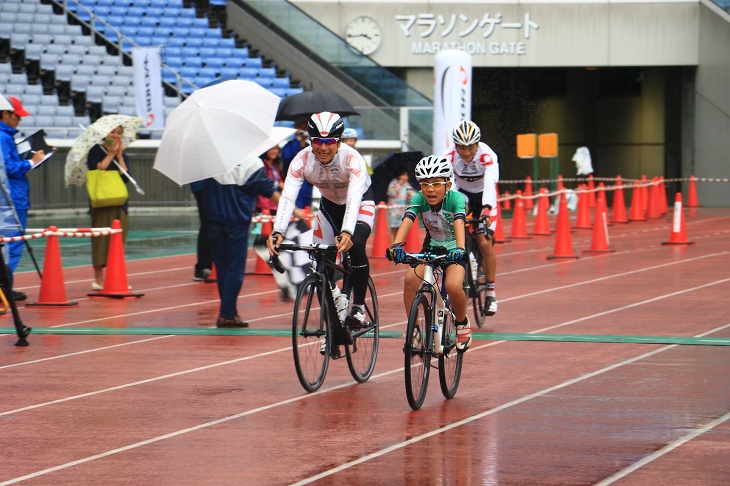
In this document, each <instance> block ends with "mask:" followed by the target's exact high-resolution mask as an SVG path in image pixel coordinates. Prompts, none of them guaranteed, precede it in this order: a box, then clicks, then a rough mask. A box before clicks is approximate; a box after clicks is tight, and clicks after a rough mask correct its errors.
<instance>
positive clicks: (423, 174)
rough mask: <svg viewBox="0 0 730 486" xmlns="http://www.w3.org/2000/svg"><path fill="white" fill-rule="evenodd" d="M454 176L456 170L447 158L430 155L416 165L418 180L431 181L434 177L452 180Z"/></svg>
mask: <svg viewBox="0 0 730 486" xmlns="http://www.w3.org/2000/svg"><path fill="white" fill-rule="evenodd" d="M453 175H454V168H453V166H452V165H451V162H449V161H448V160H447V159H446V157H441V156H438V155H429V156H428V157H424V158H422V159H421V160H419V161H418V163H417V164H416V179H418V180H419V181H420V180H423V179H431V178H433V177H445V178H446V179H451V176H453Z"/></svg>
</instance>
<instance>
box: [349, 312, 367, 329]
mask: <svg viewBox="0 0 730 486" xmlns="http://www.w3.org/2000/svg"><path fill="white" fill-rule="evenodd" d="M348 325H349V326H350V329H354V330H357V329H362V328H363V326H364V325H365V314H363V312H362V311H361V310H360V308H359V307H353V308H352V311H351V312H350V316H349V318H348Z"/></svg>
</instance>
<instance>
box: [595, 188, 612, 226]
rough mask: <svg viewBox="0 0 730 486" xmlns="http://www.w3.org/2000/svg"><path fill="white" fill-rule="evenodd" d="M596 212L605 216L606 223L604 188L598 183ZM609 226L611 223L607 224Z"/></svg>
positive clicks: (606, 209)
mask: <svg viewBox="0 0 730 486" xmlns="http://www.w3.org/2000/svg"><path fill="white" fill-rule="evenodd" d="M596 211H600V212H602V213H605V214H606V221H608V204H606V186H604V185H603V182H599V183H598V193H597V195H596ZM608 225H609V226H611V223H608Z"/></svg>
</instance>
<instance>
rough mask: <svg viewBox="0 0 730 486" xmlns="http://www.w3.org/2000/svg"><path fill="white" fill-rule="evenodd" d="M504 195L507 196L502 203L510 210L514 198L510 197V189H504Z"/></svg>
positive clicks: (506, 209) (503, 207) (504, 207)
mask: <svg viewBox="0 0 730 486" xmlns="http://www.w3.org/2000/svg"><path fill="white" fill-rule="evenodd" d="M504 197H505V198H506V199H505V200H504V202H503V203H502V209H504V210H505V211H509V210H510V209H512V200H511V199H510V198H509V191H504Z"/></svg>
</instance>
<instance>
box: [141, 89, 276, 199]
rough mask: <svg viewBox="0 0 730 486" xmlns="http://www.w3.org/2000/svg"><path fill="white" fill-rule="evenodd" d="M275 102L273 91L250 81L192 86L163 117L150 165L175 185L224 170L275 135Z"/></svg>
mask: <svg viewBox="0 0 730 486" xmlns="http://www.w3.org/2000/svg"><path fill="white" fill-rule="evenodd" d="M278 106H279V97H278V96H276V95H275V94H273V93H272V92H270V91H269V90H267V89H265V88H262V87H261V86H259V85H258V84H256V83H254V82H252V81H243V80H237V79H236V80H230V81H224V82H222V83H218V84H215V85H211V86H207V87H205V88H201V89H199V90H196V91H194V92H193V94H191V95H190V97H189V98H188V99H186V100H185V101H183V102H182V103H181V104H180V105H179V106H178V107H177V108H175V109H174V110H173V111H172V112H171V113H170V115H169V116H168V117H167V121H166V123H165V131H164V132H163V133H162V141H161V142H160V148H159V149H158V150H157V155H156V157H155V164H154V166H153V168H154V169H156V170H158V171H160V172H161V173H163V174H164V175H165V176H167V177H169V178H170V179H172V180H173V181H175V182H176V183H178V184H180V185H183V184H188V183H190V182H195V181H199V180H203V179H207V178H209V177H214V176H217V175H221V174H226V173H228V172H230V171H231V170H233V169H234V168H235V167H237V166H239V165H241V163H242V162H243V161H244V160H245V159H246V158H247V156H249V155H251V154H255V155H259V152H258V150H261V147H262V146H263V145H266V144H267V143H270V142H271V140H272V139H274V138H278V137H277V136H274V130H273V128H274V117H275V116H276V109H277V107H278ZM274 143H276V142H274ZM274 143H272V144H271V145H269V147H271V146H272V145H274ZM263 150H266V149H263Z"/></svg>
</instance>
